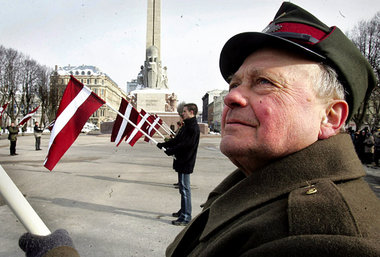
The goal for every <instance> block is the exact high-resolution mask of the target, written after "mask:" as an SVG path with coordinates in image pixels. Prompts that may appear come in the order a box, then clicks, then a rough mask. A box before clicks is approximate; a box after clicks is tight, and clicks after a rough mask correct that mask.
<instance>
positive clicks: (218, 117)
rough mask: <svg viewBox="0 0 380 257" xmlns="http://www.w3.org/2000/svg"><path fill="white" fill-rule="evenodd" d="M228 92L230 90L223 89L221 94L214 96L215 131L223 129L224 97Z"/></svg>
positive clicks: (213, 121) (213, 120)
mask: <svg viewBox="0 0 380 257" xmlns="http://www.w3.org/2000/svg"><path fill="white" fill-rule="evenodd" d="M227 94H228V90H223V91H222V92H220V95H218V96H214V108H213V109H214V113H213V117H212V118H213V119H212V123H213V129H214V131H215V132H221V131H222V125H221V124H222V114H223V109H224V98H225V97H226V95H227Z"/></svg>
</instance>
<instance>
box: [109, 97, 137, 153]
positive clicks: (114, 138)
mask: <svg viewBox="0 0 380 257" xmlns="http://www.w3.org/2000/svg"><path fill="white" fill-rule="evenodd" d="M119 113H121V114H122V115H124V117H125V118H127V119H128V120H129V121H130V122H132V123H133V124H135V125H136V124H138V122H139V121H140V119H141V118H140V115H139V112H138V111H137V110H136V109H135V108H134V107H133V106H132V105H131V104H130V103H129V102H128V101H127V100H125V99H124V98H122V99H121V103H120V107H119ZM133 129H134V127H133V125H131V124H130V123H129V122H128V121H127V120H126V119H124V118H123V117H121V116H120V115H117V117H116V120H115V123H114V125H113V128H112V134H111V142H116V146H119V144H120V143H121V141H122V140H123V139H124V137H125V136H129V135H130V134H131V133H132V131H133Z"/></svg>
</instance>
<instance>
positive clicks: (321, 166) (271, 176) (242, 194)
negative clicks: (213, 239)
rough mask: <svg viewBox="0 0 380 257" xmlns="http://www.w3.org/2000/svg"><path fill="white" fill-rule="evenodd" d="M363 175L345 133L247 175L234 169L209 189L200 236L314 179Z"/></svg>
mask: <svg viewBox="0 0 380 257" xmlns="http://www.w3.org/2000/svg"><path fill="white" fill-rule="evenodd" d="M364 175H365V171H364V169H363V167H362V165H361V162H360V160H359V159H358V158H357V155H356V153H355V151H354V148H353V145H352V141H351V138H350V137H349V135H345V134H342V135H337V136H334V137H331V138H329V139H326V140H319V141H317V142H315V143H314V144H312V145H310V146H309V147H307V148H305V149H303V150H301V151H299V152H296V153H293V154H291V155H288V156H286V157H284V158H281V159H279V160H276V161H274V162H273V163H271V164H269V165H267V166H266V167H264V168H262V169H261V170H258V171H256V172H254V173H253V174H251V175H250V176H249V177H244V176H242V172H241V171H240V170H236V171H235V172H234V173H233V174H231V175H230V176H229V177H228V178H227V179H226V180H224V181H223V182H222V183H221V184H220V185H219V186H218V187H217V188H215V190H214V191H213V192H211V194H210V197H209V200H208V201H207V202H206V204H205V206H206V208H208V209H209V210H208V211H209V218H208V222H207V224H206V225H205V228H204V230H203V233H202V235H201V237H200V240H202V239H204V238H205V237H207V236H208V235H209V234H210V233H212V232H213V231H214V230H215V229H217V228H218V227H219V226H222V225H223V224H224V223H226V222H227V221H229V220H231V219H232V218H234V217H236V216H237V215H239V214H241V213H243V212H244V211H246V210H248V209H251V208H253V207H255V206H257V205H259V204H261V203H264V202H266V201H268V200H271V199H275V198H277V197H279V196H281V195H283V194H287V193H289V192H291V191H292V190H294V189H296V188H299V187H304V186H307V185H308V184H310V183H313V182H315V181H317V180H318V179H321V178H328V179H330V180H332V181H334V182H338V181H344V180H350V179H355V178H358V177H362V176H364ZM237 199H238V200H237ZM221 214H223V215H221Z"/></svg>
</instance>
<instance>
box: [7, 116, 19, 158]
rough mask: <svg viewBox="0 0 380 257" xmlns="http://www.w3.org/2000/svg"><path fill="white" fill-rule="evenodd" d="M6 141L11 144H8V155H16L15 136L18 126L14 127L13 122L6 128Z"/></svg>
mask: <svg viewBox="0 0 380 257" xmlns="http://www.w3.org/2000/svg"><path fill="white" fill-rule="evenodd" d="M8 131H9V135H8V140H9V141H10V142H11V144H10V155H11V156H13V155H17V153H16V142H17V135H18V126H16V125H15V122H14V121H12V122H11V126H8Z"/></svg>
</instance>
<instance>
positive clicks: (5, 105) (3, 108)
mask: <svg viewBox="0 0 380 257" xmlns="http://www.w3.org/2000/svg"><path fill="white" fill-rule="evenodd" d="M7 105H8V103H6V104H4V105H3V106H0V119H1V117H2V116H3V112H4V111H5V109H7Z"/></svg>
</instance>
